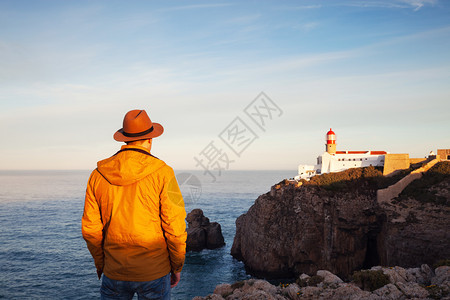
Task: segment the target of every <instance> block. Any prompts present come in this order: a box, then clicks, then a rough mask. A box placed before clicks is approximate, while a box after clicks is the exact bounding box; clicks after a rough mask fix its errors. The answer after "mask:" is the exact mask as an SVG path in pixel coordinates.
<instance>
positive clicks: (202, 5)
mask: <svg viewBox="0 0 450 300" xmlns="http://www.w3.org/2000/svg"><path fill="white" fill-rule="evenodd" d="M232 5H233V4H231V3H214V4H192V5H183V6H173V7H167V8H162V9H159V11H176V10H191V9H203V8H218V7H226V6H232Z"/></svg>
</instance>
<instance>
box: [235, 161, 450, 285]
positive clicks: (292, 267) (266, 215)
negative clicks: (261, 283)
mask: <svg viewBox="0 0 450 300" xmlns="http://www.w3.org/2000/svg"><path fill="white" fill-rule="evenodd" d="M436 170H437V171H436ZM433 172H435V173H436V172H437V173H438V175H439V176H434V175H433V174H435V173H433ZM427 173H430V174H431V175H430V176H428V177H427V176H423V178H422V179H420V180H422V181H423V180H425V181H426V182H425V183H423V182H422V183H420V182H419V183H414V182H413V184H412V186H413V187H414V186H416V188H413V191H410V192H407V190H405V193H402V194H401V195H400V197H398V198H396V199H394V200H393V201H392V202H388V203H382V204H379V203H378V202H377V198H376V191H377V189H379V188H382V187H386V185H388V184H391V183H392V182H394V181H395V180H397V179H399V178H395V177H394V178H385V177H383V176H382V174H381V172H380V171H378V170H376V169H374V168H371V167H369V168H360V169H351V170H347V171H344V172H341V173H335V174H325V175H322V176H316V177H315V178H313V179H314V180H311V181H309V182H305V181H303V182H299V183H295V182H289V181H287V180H285V181H282V182H280V183H279V184H277V185H275V186H273V187H272V188H271V190H270V192H268V193H266V194H264V195H261V196H259V197H258V198H257V199H256V201H255V203H254V205H253V206H252V207H251V208H250V209H249V210H248V212H247V213H246V214H244V215H241V216H240V217H239V218H238V219H237V220H236V235H235V239H234V243H233V246H232V249H231V254H232V255H233V256H234V257H235V258H237V259H239V260H242V261H243V262H244V263H245V266H246V268H247V269H248V271H249V272H250V273H253V274H254V275H257V276H258V275H260V276H264V277H293V276H298V275H299V274H302V273H306V274H315V273H316V272H317V271H318V270H321V269H326V270H330V271H331V272H333V273H335V274H337V275H338V276H340V277H341V278H344V279H345V278H348V277H349V275H350V274H352V272H353V271H355V270H359V269H362V268H370V267H372V266H376V265H399V266H405V267H412V266H417V265H421V264H424V263H428V264H433V263H434V262H435V261H437V260H439V259H444V258H449V257H450V230H449V229H450V218H449V217H450V208H449V206H450V195H449V192H448V191H449V185H450V163H449V162H443V163H439V164H437V165H436V166H435V167H433V168H432V169H431V170H430V171H428V172H427ZM441 175H442V176H441ZM437 177H439V178H437ZM427 178H428V179H427ZM430 178H434V179H433V180H430ZM427 180H428V181H427ZM388 181H389V182H388ZM430 195H432V196H430Z"/></svg>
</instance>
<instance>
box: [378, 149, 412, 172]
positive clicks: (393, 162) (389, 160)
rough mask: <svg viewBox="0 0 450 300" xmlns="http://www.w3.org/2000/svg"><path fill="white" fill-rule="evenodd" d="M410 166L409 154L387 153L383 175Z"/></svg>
mask: <svg viewBox="0 0 450 300" xmlns="http://www.w3.org/2000/svg"><path fill="white" fill-rule="evenodd" d="M409 166H410V161H409V154H408V153H401V154H385V156H384V169H383V175H389V174H391V173H393V172H394V171H397V170H404V169H408V168H409Z"/></svg>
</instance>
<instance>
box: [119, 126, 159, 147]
mask: <svg viewBox="0 0 450 300" xmlns="http://www.w3.org/2000/svg"><path fill="white" fill-rule="evenodd" d="M163 132H164V127H162V125H161V124H159V123H153V130H152V132H150V133H147V134H144V135H140V136H134V137H128V136H125V135H124V134H123V128H120V129H119V130H117V131H116V133H114V139H115V140H116V141H118V142H132V141H138V140H145V139H152V138H155V137H158V136H160V135H161V134H163Z"/></svg>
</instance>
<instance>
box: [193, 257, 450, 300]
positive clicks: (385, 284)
mask: <svg viewBox="0 0 450 300" xmlns="http://www.w3.org/2000/svg"><path fill="white" fill-rule="evenodd" d="M449 295H450V267H449V266H441V267H438V268H436V269H435V270H434V271H433V270H432V269H431V268H430V267H429V266H428V265H422V266H420V267H418V268H409V269H404V268H401V267H393V268H383V267H380V266H377V267H373V268H371V269H370V270H363V271H361V272H358V273H357V274H355V276H354V279H353V280H352V281H351V282H344V281H343V280H342V279H340V278H339V277H337V276H336V275H334V274H333V273H331V272H329V271H326V270H319V271H317V273H316V274H315V275H314V276H312V277H310V276H308V275H306V274H302V275H301V276H300V278H298V279H297V281H296V283H291V284H279V285H272V284H270V283H269V282H267V281H265V280H257V279H250V280H245V281H240V282H235V283H233V284H226V283H225V284H220V285H218V286H217V287H216V288H215V290H214V293H213V294H211V295H208V296H206V297H194V298H193V300H213V299H214V300H225V299H226V300H238V299H271V300H272V299H273V300H275V299H277V300H297V299H310V300H317V299H320V300H322V299H323V300H328V299H333V300H387V299H392V300H394V299H395V300H406V299H427V300H431V299H443V300H444V299H450V296H449Z"/></svg>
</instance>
